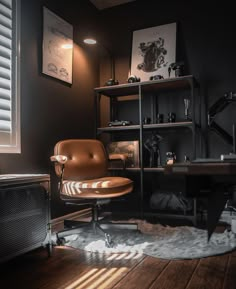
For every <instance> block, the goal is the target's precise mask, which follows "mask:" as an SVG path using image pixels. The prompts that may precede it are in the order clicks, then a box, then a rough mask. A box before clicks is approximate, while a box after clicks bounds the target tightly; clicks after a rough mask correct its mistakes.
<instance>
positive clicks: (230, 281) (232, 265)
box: [223, 254, 236, 289]
mask: <svg viewBox="0 0 236 289" xmlns="http://www.w3.org/2000/svg"><path fill="white" fill-rule="evenodd" d="M223 289H236V255H235V254H232V255H230V256H229V262H228V267H227V272H226V275H225V282H224V286H223Z"/></svg>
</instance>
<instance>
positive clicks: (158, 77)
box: [149, 74, 164, 80]
mask: <svg viewBox="0 0 236 289" xmlns="http://www.w3.org/2000/svg"><path fill="white" fill-rule="evenodd" d="M159 79H164V77H163V76H162V75H160V74H156V75H152V76H150V78H149V80H159Z"/></svg>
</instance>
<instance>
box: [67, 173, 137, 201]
mask: <svg viewBox="0 0 236 289" xmlns="http://www.w3.org/2000/svg"><path fill="white" fill-rule="evenodd" d="M132 189H133V181H132V180H130V179H128V178H123V177H104V178H98V179H92V180H83V181H70V180H64V181H63V183H62V192H61V194H62V197H63V196H70V197H77V198H94V199H99V198H115V197H119V196H122V195H125V194H128V193H130V192H131V191H132Z"/></svg>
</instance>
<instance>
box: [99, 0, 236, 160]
mask: <svg viewBox="0 0 236 289" xmlns="http://www.w3.org/2000/svg"><path fill="white" fill-rule="evenodd" d="M232 5H233V4H229V2H228V1H227V3H224V4H222V3H220V2H219V4H216V3H214V7H213V6H211V5H208V6H207V5H204V4H202V2H201V1H200V2H198V1H182V0H180V1H172V0H170V1H155V0H148V1H144V0H137V1H135V2H132V3H129V4H127V5H121V6H118V7H115V8H112V9H107V10H104V11H102V13H101V20H102V21H103V24H104V27H109V28H108V32H109V39H110V40H111V43H112V50H113V52H114V55H115V59H116V61H115V65H116V78H117V79H118V80H119V82H120V83H125V82H126V81H127V77H128V73H129V68H130V56H131V46H132V32H133V31H134V30H139V29H143V28H147V27H154V26H158V25H163V24H167V23H172V22H177V25H178V32H177V60H184V61H185V64H186V70H185V72H186V73H187V74H192V75H194V76H195V77H196V78H197V80H199V82H200V87H201V88H200V97H202V98H203V101H205V102H206V104H207V105H212V104H213V103H214V102H215V101H216V100H217V99H218V98H220V97H221V96H223V95H224V94H225V93H227V92H229V91H235V92H236V84H235V67H236V57H235V51H236V40H235V39H236V38H235V36H234V35H235V32H236V29H235V21H234V9H233V6H232ZM108 24H109V25H108ZM100 76H101V83H104V81H105V80H106V79H105V78H104V77H103V74H101V75H100ZM202 110H203V109H202ZM235 110H236V103H233V104H231V105H229V106H228V107H227V108H226V109H225V110H224V111H223V112H222V113H220V114H219V115H217V117H216V122H217V123H218V124H219V125H220V126H222V127H223V128H224V129H226V131H227V132H228V133H230V134H231V135H232V124H233V123H234V122H236V114H235ZM202 114H203V115H202V116H203V120H204V116H205V113H204V111H203V112H202ZM208 140H209V156H211V157H219V156H220V154H221V153H229V152H230V150H231V146H230V145H228V144H227V143H225V142H224V141H223V139H222V138H221V137H219V136H218V135H217V134H215V133H213V132H210V133H209V131H208Z"/></svg>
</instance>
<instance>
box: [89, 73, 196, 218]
mask: <svg viewBox="0 0 236 289" xmlns="http://www.w3.org/2000/svg"><path fill="white" fill-rule="evenodd" d="M94 92H95V102H96V135H97V137H98V138H101V136H102V135H103V134H108V135H109V138H110V140H113V139H114V138H116V136H117V135H119V134H122V136H123V137H124V138H125V137H127V136H129V135H130V134H132V135H133V134H134V135H135V136H136V138H137V139H138V140H139V154H140V156H139V160H140V167H139V168H127V171H133V172H139V174H140V193H141V203H142V201H143V197H144V196H143V193H144V189H145V188H144V174H146V173H162V172H163V168H162V167H147V166H145V162H144V138H145V135H148V134H150V133H158V134H159V133H164V134H165V135H168V134H169V135H170V134H171V135H172V136H173V135H177V136H178V135H179V132H180V131H184V132H185V131H187V134H188V135H189V134H190V137H191V145H190V146H191V149H190V153H191V155H190V156H189V157H190V159H192V160H193V159H195V158H196V157H197V156H198V157H199V156H201V151H197V150H198V149H199V146H198V145H197V137H196V135H197V133H198V132H200V116H199V115H198V113H199V111H200V105H201V103H200V100H199V98H198V99H197V97H196V96H197V95H198V93H197V92H198V83H197V81H196V80H195V78H194V77H193V76H192V75H187V76H182V77H176V78H169V79H161V80H154V81H145V82H136V83H129V84H120V85H114V86H105V87H98V88H95V89H94ZM166 95H167V96H166ZM102 97H107V98H108V99H109V104H110V105H109V106H110V120H115V119H122V120H123V118H119V116H120V115H121V114H120V113H119V106H120V105H121V104H122V107H123V108H124V107H125V101H130V100H131V102H132V103H135V109H133V110H132V107H131V106H130V108H129V110H128V117H133V120H132V124H131V125H128V126H113V127H109V126H107V124H104V123H101V104H100V103H101V98H102ZM183 98H189V100H190V104H191V120H186V119H185V118H184V115H181V113H178V117H177V118H176V122H163V123H156V115H157V113H161V112H162V111H161V109H168V107H171V103H172V101H173V102H174V104H173V107H174V109H176V108H180V107H181V109H182V110H183V111H184V103H183V102H181V103H180V101H179V99H183ZM129 104H130V103H129ZM165 106H166V107H167V108H165ZM169 109H170V108H169ZM183 111H182V112H183ZM147 112H148V114H149V115H148V116H149V117H150V118H151V123H150V124H143V118H144V117H145V115H146V114H147ZM165 114H167V110H166V111H165ZM176 115H177V114H176ZM180 115H181V116H180ZM125 120H130V119H129V118H126V119H125ZM162 153H163V152H162ZM181 161H182V160H181ZM141 207H142V206H141ZM141 215H143V211H142V212H141Z"/></svg>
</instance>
